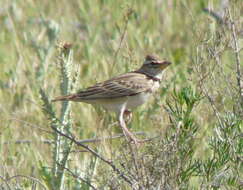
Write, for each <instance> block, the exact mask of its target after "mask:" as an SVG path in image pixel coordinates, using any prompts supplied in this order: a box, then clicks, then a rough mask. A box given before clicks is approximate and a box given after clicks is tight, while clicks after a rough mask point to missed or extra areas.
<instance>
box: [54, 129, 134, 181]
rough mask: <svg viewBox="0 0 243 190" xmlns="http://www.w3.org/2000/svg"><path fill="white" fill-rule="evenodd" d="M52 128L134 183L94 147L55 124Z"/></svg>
mask: <svg viewBox="0 0 243 190" xmlns="http://www.w3.org/2000/svg"><path fill="white" fill-rule="evenodd" d="M51 128H52V129H53V130H54V131H55V132H56V133H58V134H59V135H61V136H63V137H65V138H67V139H69V140H70V141H72V142H73V143H75V144H76V145H77V146H81V147H82V148H84V149H85V150H87V151H89V152H90V153H92V154H93V155H94V156H96V157H97V158H99V159H100V160H102V161H103V162H105V163H106V164H108V165H109V166H110V167H111V168H112V169H113V170H114V171H115V172H116V173H117V174H118V175H120V176H121V178H122V179H124V180H125V181H126V182H127V183H129V184H130V185H132V184H133V182H132V181H130V179H129V178H128V177H127V176H125V175H124V173H123V172H122V171H120V170H119V169H118V168H117V167H116V166H115V165H114V164H113V162H112V161H109V160H107V159H106V158H104V157H102V156H101V155H100V154H99V153H97V152H96V151H94V150H93V149H92V148H90V147H89V146H87V145H84V144H83V143H80V142H79V141H77V140H76V139H75V138H74V137H72V136H69V135H66V134H64V133H62V132H61V131H59V130H58V129H56V128H55V127H54V126H51Z"/></svg>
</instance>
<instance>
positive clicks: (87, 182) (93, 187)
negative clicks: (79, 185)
mask: <svg viewBox="0 0 243 190" xmlns="http://www.w3.org/2000/svg"><path fill="white" fill-rule="evenodd" d="M58 165H59V166H61V167H62V168H63V169H65V170H66V171H68V172H69V173H70V174H71V175H72V176H73V177H74V178H76V179H79V180H80V181H82V182H84V183H86V184H87V185H88V186H90V187H91V188H92V189H94V190H98V189H96V187H95V186H93V185H92V184H91V183H90V182H89V181H87V180H85V179H84V178H82V177H80V176H78V175H76V174H75V173H74V172H73V171H72V170H70V169H69V168H66V167H65V166H62V165H60V164H58Z"/></svg>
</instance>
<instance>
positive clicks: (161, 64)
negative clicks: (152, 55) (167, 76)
mask: <svg viewBox="0 0 243 190" xmlns="http://www.w3.org/2000/svg"><path fill="white" fill-rule="evenodd" d="M158 64H159V65H160V69H161V70H164V69H165V68H166V67H168V66H169V65H170V64H171V62H169V61H161V62H158Z"/></svg>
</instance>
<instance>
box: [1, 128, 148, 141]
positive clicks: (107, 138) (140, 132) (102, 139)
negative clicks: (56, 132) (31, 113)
mask: <svg viewBox="0 0 243 190" xmlns="http://www.w3.org/2000/svg"><path fill="white" fill-rule="evenodd" d="M133 134H135V135H145V132H142V131H139V132H135V133H133ZM122 137H124V134H122V133H121V134H117V135H114V136H112V137H108V136H107V137H102V138H91V139H83V140H77V141H78V142H79V143H93V142H100V141H104V140H109V139H117V138H122ZM32 142H34V141H32V140H17V141H7V142H4V143H3V144H10V143H15V144H30V143H32ZM40 142H41V143H44V144H52V143H54V140H42V141H40Z"/></svg>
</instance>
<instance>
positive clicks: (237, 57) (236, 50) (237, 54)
mask: <svg viewBox="0 0 243 190" xmlns="http://www.w3.org/2000/svg"><path fill="white" fill-rule="evenodd" d="M228 12H229V18H230V26H231V27H230V28H231V32H232V37H233V42H234V48H233V49H234V53H235V60H236V73H237V74H236V80H237V85H238V88H239V97H240V101H241V106H243V89H242V88H243V87H242V85H241V70H240V48H239V45H238V41H237V36H236V29H235V22H234V21H233V19H232V16H231V12H230V10H229V9H228Z"/></svg>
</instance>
